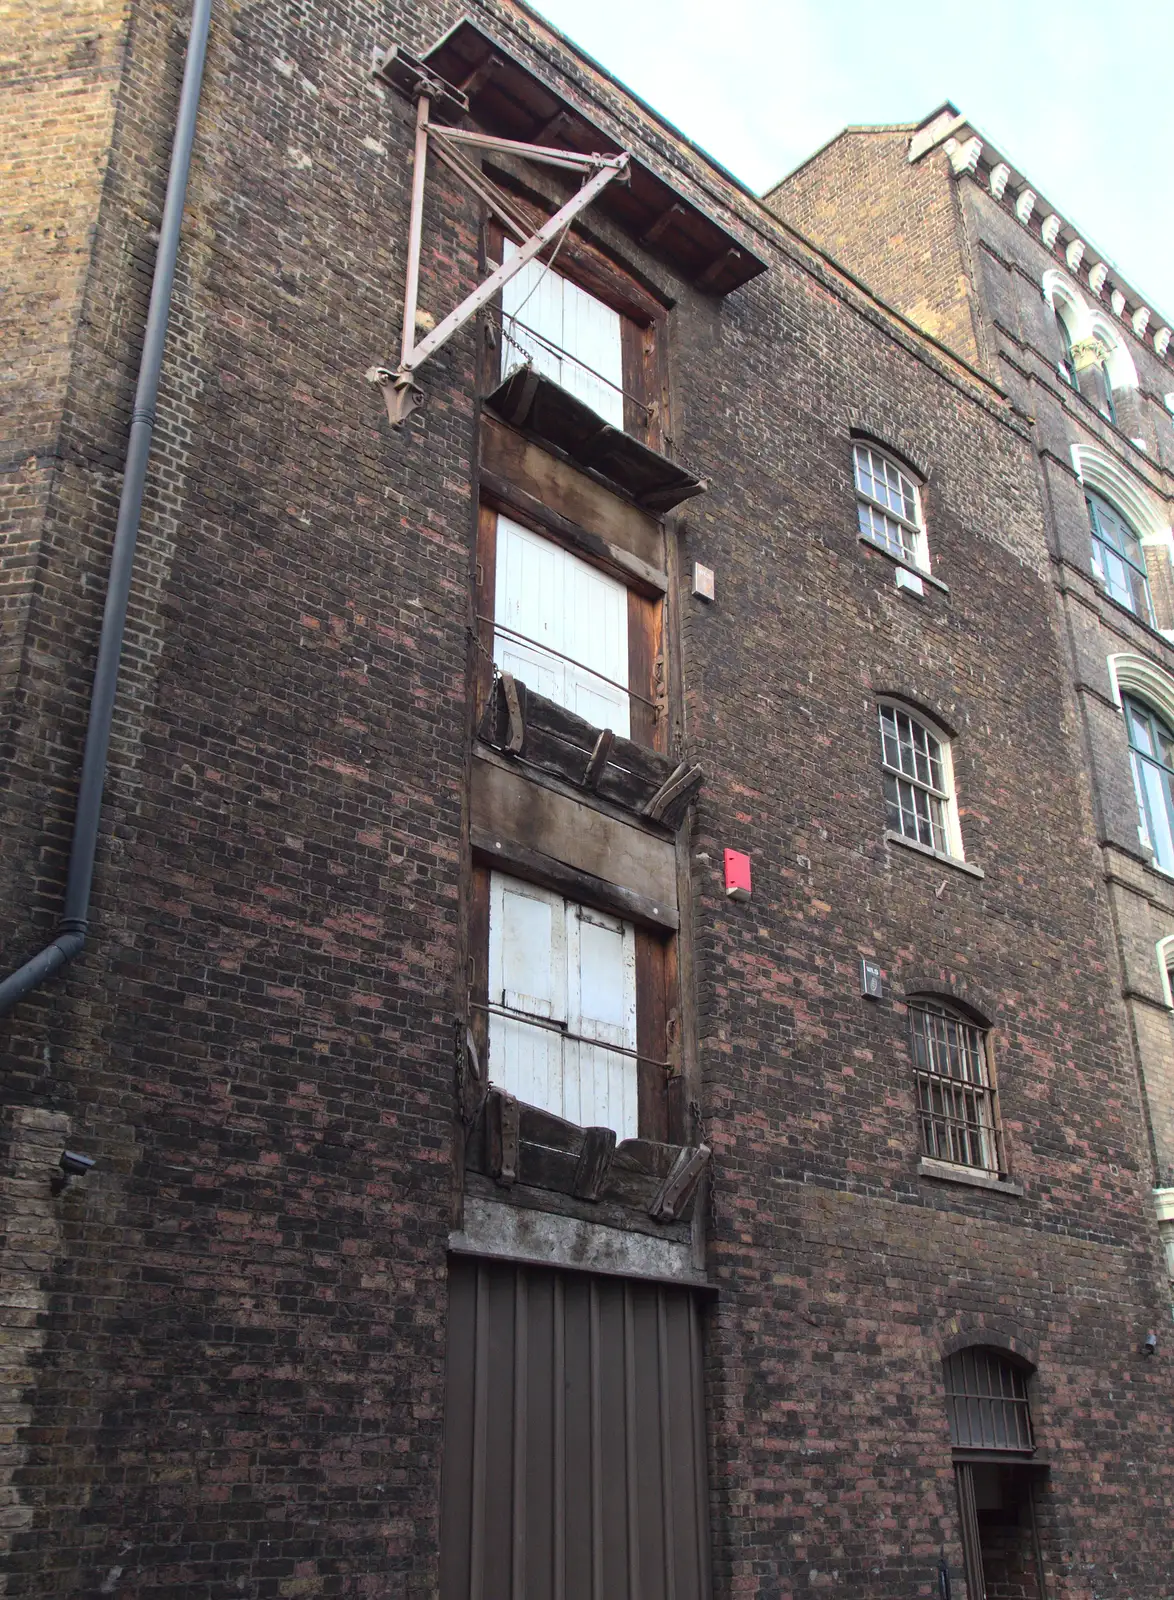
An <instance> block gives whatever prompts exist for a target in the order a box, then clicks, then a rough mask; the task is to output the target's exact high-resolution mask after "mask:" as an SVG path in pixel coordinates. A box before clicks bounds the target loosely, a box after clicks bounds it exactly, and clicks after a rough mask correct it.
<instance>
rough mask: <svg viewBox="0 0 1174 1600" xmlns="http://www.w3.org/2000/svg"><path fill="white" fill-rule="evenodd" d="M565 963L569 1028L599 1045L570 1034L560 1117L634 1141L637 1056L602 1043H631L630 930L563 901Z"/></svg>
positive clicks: (633, 1032)
mask: <svg viewBox="0 0 1174 1600" xmlns="http://www.w3.org/2000/svg"><path fill="white" fill-rule="evenodd" d="M567 965H568V974H567V1029H568V1031H569V1032H570V1033H572V1034H581V1035H582V1036H583V1037H584V1038H586V1039H598V1040H599V1041H600V1043H599V1044H598V1045H595V1044H583V1043H580V1042H577V1041H576V1040H574V1039H568V1040H567V1042H566V1046H565V1065H564V1070H563V1105H564V1107H565V1110H564V1112H563V1115H564V1116H565V1117H567V1118H568V1120H569V1121H571V1122H578V1123H581V1124H582V1125H583V1126H585V1127H588V1126H598V1127H601V1128H614V1129H615V1131H616V1136H617V1138H620V1139H634V1138H636V1136H637V1134H638V1132H639V1113H638V1105H637V1088H636V1080H637V1074H636V1060H635V1057H633V1056H626V1055H618V1054H617V1053H616V1052H615V1051H614V1050H608V1049H606V1048H605V1047H606V1046H607V1045H620V1046H622V1047H623V1048H625V1049H627V1050H635V1048H636V933H635V929H634V928H633V927H632V925H631V924H630V923H627V922H621V921H619V919H618V918H616V917H607V916H604V915H603V913H602V912H598V911H592V910H590V909H588V908H587V907H586V906H579V905H574V904H571V903H568V905H567Z"/></svg>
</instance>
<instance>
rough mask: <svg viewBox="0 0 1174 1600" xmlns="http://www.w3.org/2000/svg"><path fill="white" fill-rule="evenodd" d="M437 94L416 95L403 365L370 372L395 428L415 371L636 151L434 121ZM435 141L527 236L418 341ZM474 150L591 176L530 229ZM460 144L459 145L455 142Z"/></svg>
mask: <svg viewBox="0 0 1174 1600" xmlns="http://www.w3.org/2000/svg"><path fill="white" fill-rule="evenodd" d="M430 107H431V101H430V97H429V95H428V94H426V93H422V94H420V95H419V97H418V99H417V101H416V149H415V157H414V166H413V170H412V203H411V211H410V214H409V221H408V262H407V283H406V286H405V290H404V325H403V333H402V335H401V338H400V361H399V366H398V367H397V368H396V369H395V370H394V371H392V370H391V368H389V367H373V368H372V369H371V371H370V372H369V373H368V374H367V376H368V377H369V378H370V380H371V381H372V382H373V383H377V384H378V385H379V386H380V388H381V389H382V390H383V397H384V399H385V401H386V402H387V415H388V417H389V419H390V421H391V425H392V427H393V428H399V427H402V426H403V424H404V423H405V422H406V421H407V419H408V417H410V416H411V414H412V412H413V411H414V410H415V408H416V406H417V405H418V404H419V403H420V400H421V399H422V395H421V392H420V390H419V388H418V387H417V386H416V383H415V375H416V373H417V372H418V371H419V370H420V368H421V367H422V366H423V364H424V363H425V361H427V360H428V358H429V357H430V356H434V355H435V354H436V352H437V351H438V350H439V349H440V348H441V346H442V345H444V344H447V342H448V341H449V339H451V338H452V336H453V334H454V333H456V332H458V331H459V330H460V329H461V328H463V327H464V325H465V323H466V322H468V321H469V319H470V318H471V317H475V316H476V315H477V313H478V312H479V311H480V310H481V308H482V307H483V306H486V305H488V303H489V302H490V301H491V300H492V299H493V298H494V296H495V295H497V294H498V293H499V292H500V291H501V289H502V287H503V285H504V284H507V283H508V282H509V281H510V279H511V278H512V277H514V276H515V275H516V274H517V273H519V272H521V270H522V268H523V267H524V266H525V265H526V264H527V262H529V261H532V260H533V259H534V257H535V256H536V255H538V254H539V252H540V251H542V250H543V249H545V247H546V246H547V245H548V244H550V243H551V241H552V240H554V239H555V238H557V236H558V235H559V234H560V233H561V232H562V230H563V229H564V228H565V227H566V226H567V225H568V223H570V222H571V221H572V220H573V219H574V218H575V217H577V216H578V215H579V213H580V212H581V211H583V210H584V209H585V208H586V207H587V206H589V205H590V204H591V202H592V201H593V200H594V199H595V197H596V196H597V195H598V194H601V193H602V191H603V190H604V189H605V188H606V187H607V185H608V184H609V183H611V182H612V181H613V179H616V178H623V177H625V176H626V174H627V171H628V166H629V163H630V160H631V157H630V156H629V155H628V153H627V151H621V152H620V154H619V155H614V156H605V155H582V154H580V153H579V151H577V150H557V149H554V148H551V147H549V146H546V145H536V144H522V143H519V142H518V141H517V140H514V139H498V138H494V137H493V136H492V135H491V134H485V133H474V132H471V131H469V130H466V129H463V128H452V127H442V126H439V125H437V124H435V123H432V122H430V121H429V111H430ZM430 135H431V136H432V137H433V138H434V139H435V141H436V153H437V155H438V156H439V157H440V159H441V160H442V161H444V163H445V165H446V166H448V167H449V168H450V169H451V170H452V171H453V172H455V173H456V174H457V176H458V177H460V178H461V180H462V181H463V182H464V183H466V184H467V185H468V186H469V188H470V189H472V190H473V192H474V193H475V194H476V195H477V196H478V198H479V199H481V200H483V201H484V202H485V203H486V204H487V205H489V206H490V207H491V208H492V209H493V211H495V212H496V213H497V215H498V216H499V217H500V218H501V220H502V221H503V222H504V223H505V224H506V226H507V227H508V228H509V230H510V232H511V233H514V234H516V235H517V236H518V238H519V240H520V243H519V245H518V248H517V250H516V251H515V252H514V254H513V255H511V256H510V257H509V258H508V260H506V261H503V262H502V264H501V266H500V267H498V268H497V269H496V270H495V271H494V272H492V273H491V274H490V275H489V277H488V278H486V279H485V281H484V283H481V284H478V286H477V288H476V289H474V290H473V292H472V294H470V295H466V297H465V299H464V300H462V301H461V303H460V305H459V306H457V307H456V309H455V310H453V311H450V312H449V314H448V316H447V317H445V318H444V320H443V321H442V322H440V323H438V324H437V326H436V327H435V328H433V329H432V331H431V332H430V333H428V334H427V335H426V336H425V337H424V338H423V339H421V340H420V342H419V344H417V343H416V310H417V304H418V297H419V290H420V244H421V237H422V233H423V222H424V179H425V174H426V169H427V165H428V147H429V136H430ZM462 145H465V146H469V147H470V148H472V149H475V150H492V151H496V152H497V153H499V154H501V155H511V156H520V157H522V158H523V159H525V160H527V161H537V162H540V163H542V164H543V165H544V166H552V167H561V168H563V169H564V170H569V171H571V172H581V173H583V174H584V176H585V179H586V181H585V182H584V184H583V186H582V188H581V189H579V190H578V192H577V193H576V194H574V195H572V196H571V198H570V199H569V200H568V201H567V203H566V204H565V205H564V206H561V207H560V208H559V210H558V211H556V212H555V214H554V216H553V217H551V218H549V219H548V220H547V221H546V222H544V223H543V224H542V226H541V227H540V228H538V229H537V230H536V231H535V232H533V233H527V231H526V229H525V228H524V227H523V226H522V224H521V222H520V220H519V216H518V213H517V212H516V211H515V210H514V209H513V208H512V207H511V206H510V205H509V202H508V197H507V196H505V195H504V194H503V195H501V196H500V198H499V197H498V196H497V194H496V191H495V186H494V184H493V183H492V182H491V180H490V179H488V178H486V177H484V175H483V174H482V173H481V171H480V169H479V168H478V167H476V166H474V165H473V163H472V162H470V161H468V160H467V159H466V158H465V156H464V154H463V152H462V151H461V149H460V147H461V146H462ZM454 146H456V148H455V149H454V148H453V147H454Z"/></svg>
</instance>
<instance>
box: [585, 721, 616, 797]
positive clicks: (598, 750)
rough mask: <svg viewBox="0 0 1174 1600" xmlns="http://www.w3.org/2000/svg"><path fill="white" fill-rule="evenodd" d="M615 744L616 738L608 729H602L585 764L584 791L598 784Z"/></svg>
mask: <svg viewBox="0 0 1174 1600" xmlns="http://www.w3.org/2000/svg"><path fill="white" fill-rule="evenodd" d="M615 742H616V736H615V734H614V733H613V732H612V731H611V729H610V728H604V730H603V732H602V733H601V734H600V735H599V738H598V739H596V741H595V749H594V750H592V752H591V755H590V758H589V759H588V762H587V770H586V772H585V773H584V774H583V787H584V789H594V788H595V787H596V785H597V784H598V783H599V779H600V775H601V774H602V772H603V769H604V767H606V766H607V758H608V756H609V755H610V754H611V747H612V745H613V744H614V743H615Z"/></svg>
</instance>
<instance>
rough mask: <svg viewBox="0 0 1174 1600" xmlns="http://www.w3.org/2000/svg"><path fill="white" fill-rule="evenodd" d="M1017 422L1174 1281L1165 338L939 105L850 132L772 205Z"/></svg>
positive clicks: (1104, 269) (1171, 428)
mask: <svg viewBox="0 0 1174 1600" xmlns="http://www.w3.org/2000/svg"><path fill="white" fill-rule="evenodd" d="M767 199H768V203H770V204H771V205H772V206H773V207H774V208H775V209H776V210H777V211H778V212H779V213H780V214H781V215H784V216H786V217H788V218H790V219H791V220H793V221H794V222H796V223H797V225H798V226H799V227H800V228H802V229H803V231H804V232H805V233H806V234H808V235H809V236H810V237H811V238H813V239H816V240H818V241H819V242H820V243H821V244H823V245H825V246H826V247H827V248H829V249H830V250H832V251H833V252H834V253H835V255H836V256H837V258H838V259H839V260H841V261H843V262H844V263H845V264H846V265H847V266H849V267H851V268H852V269H853V270H854V271H856V272H859V273H861V274H862V275H863V276H865V277H866V278H867V279H868V281H869V283H871V284H874V285H875V286H876V287H877V288H878V289H879V291H880V292H881V293H882V294H883V295H884V296H885V298H886V299H887V300H889V301H890V302H891V303H892V304H893V305H895V306H897V307H899V309H900V310H902V311H903V312H905V313H906V314H907V315H908V316H909V317H911V318H912V319H913V320H914V321H915V322H916V323H918V325H919V326H921V327H923V328H924V329H925V330H926V331H927V332H929V333H932V334H934V335H935V336H936V337H938V338H941V339H942V340H943V341H944V342H945V343H946V344H948V345H950V346H951V348H953V349H954V350H955V351H957V353H958V354H959V355H961V356H963V357H965V359H966V360H968V361H970V362H972V363H974V364H975V365H977V366H979V367H980V368H981V369H983V370H985V371H987V372H989V373H990V374H991V375H992V376H993V377H994V378H995V379H996V380H997V381H998V382H999V383H1000V384H1001V385H1003V386H1004V387H1005V389H1006V391H1007V393H1008V395H1009V396H1010V397H1011V398H1012V400H1013V402H1014V404H1015V406H1016V408H1017V409H1018V410H1019V411H1020V412H1021V413H1022V414H1023V415H1024V416H1026V417H1029V418H1030V419H1031V421H1032V437H1033V439H1034V441H1035V446H1036V452H1037V455H1038V459H1039V475H1040V481H1041V484H1042V486H1043V491H1044V508H1045V511H1046V513H1047V523H1046V526H1047V533H1048V548H1049V555H1050V564H1051V571H1052V575H1053V579H1054V583H1055V592H1056V606H1057V611H1058V623H1059V628H1060V635H1059V636H1060V639H1061V641H1062V647H1063V648H1062V660H1063V661H1064V665H1065V668H1066V671H1067V674H1068V677H1069V682H1070V684H1071V687H1072V692H1073V695H1074V701H1075V704H1076V707H1077V713H1078V720H1077V723H1076V727H1077V728H1078V730H1079V734H1080V739H1079V749H1080V752H1081V760H1082V763H1083V764H1084V766H1085V769H1086V771H1087V772H1088V774H1089V776H1090V778H1091V781H1092V786H1093V792H1094V806H1095V827H1096V836H1097V839H1098V842H1099V843H1100V846H1101V850H1102V863H1101V868H1102V871H1103V874H1104V879H1105V884H1106V889H1107V893H1108V897H1109V904H1110V907H1111V913H1112V927H1113V941H1112V946H1111V948H1112V954H1113V962H1114V969H1115V973H1116V977H1117V982H1118V984H1119V986H1120V991H1121V994H1122V997H1123V999H1124V1002H1125V1006H1126V1010H1127V1013H1128V1017H1129V1039H1130V1054H1131V1057H1132V1060H1133V1064H1134V1068H1135V1071H1136V1072H1137V1075H1138V1082H1139V1085H1140V1088H1141V1093H1142V1097H1143V1100H1144V1105H1145V1112H1146V1122H1147V1142H1148V1147H1149V1171H1150V1178H1151V1182H1152V1185H1153V1189H1154V1200H1155V1206H1156V1212H1157V1217H1158V1219H1159V1223H1160V1226H1161V1228H1162V1231H1163V1234H1164V1235H1165V1238H1166V1250H1167V1256H1168V1259H1169V1263H1170V1273H1171V1277H1172V1278H1174V993H1172V990H1171V984H1170V966H1171V960H1172V958H1174V895H1172V893H1171V878H1172V877H1174V844H1172V843H1171V833H1170V829H1171V819H1172V818H1174V809H1172V805H1171V793H1172V791H1171V788H1170V784H1169V780H1168V779H1167V778H1166V776H1165V772H1166V769H1167V768H1168V766H1169V760H1170V749H1169V746H1168V743H1167V740H1168V732H1167V730H1168V728H1169V725H1170V724H1171V722H1174V645H1172V643H1171V641H1172V640H1174V571H1172V567H1171V560H1172V557H1174V535H1172V533H1171V520H1172V515H1174V368H1172V366H1171V361H1170V339H1171V333H1170V328H1169V327H1168V326H1167V325H1166V324H1165V323H1164V321H1163V319H1162V318H1161V316H1160V315H1159V314H1158V313H1157V312H1156V311H1154V310H1153V309H1152V308H1151V307H1150V306H1149V305H1148V304H1147V302H1146V301H1145V299H1144V297H1143V296H1141V295H1140V294H1139V293H1138V292H1137V291H1136V290H1135V289H1133V288H1132V287H1131V286H1130V285H1129V284H1128V283H1127V282H1126V281H1125V279H1124V278H1123V277H1122V276H1121V275H1120V273H1119V272H1118V271H1117V269H1116V268H1115V267H1113V266H1112V265H1111V264H1110V263H1109V262H1108V261H1107V260H1104V259H1103V258H1102V257H1101V255H1100V254H1099V252H1097V251H1096V250H1095V249H1094V248H1093V247H1091V246H1090V245H1089V244H1087V243H1086V241H1085V240H1084V239H1083V238H1082V237H1081V234H1080V230H1079V229H1078V228H1077V227H1076V226H1075V225H1074V224H1073V223H1071V222H1070V221H1069V220H1068V219H1067V218H1065V217H1063V216H1061V215H1060V214H1059V213H1058V212H1057V211H1056V210H1055V209H1054V208H1053V207H1052V206H1051V205H1050V204H1049V203H1048V202H1047V200H1046V199H1045V198H1044V197H1043V196H1042V195H1040V194H1039V193H1038V192H1037V191H1036V190H1035V189H1034V188H1033V187H1032V184H1031V182H1030V179H1029V178H1028V177H1027V176H1026V175H1025V174H1024V173H1022V172H1020V171H1019V170H1018V169H1017V168H1015V167H1014V166H1013V165H1012V164H1011V163H1010V162H1009V161H1008V160H1007V159H1005V158H1004V157H1003V156H1002V155H1001V154H1000V153H999V151H998V150H996V149H995V148H994V147H993V146H992V145H991V144H990V142H989V140H986V139H985V138H984V136H983V135H982V134H981V133H979V132H978V131H977V130H976V129H975V128H974V126H973V125H972V124H971V123H970V122H969V121H968V120H967V119H966V118H965V117H964V116H962V115H961V114H960V113H959V112H958V111H957V110H956V108H955V107H954V106H951V105H947V106H944V107H942V108H941V109H940V110H939V111H937V112H935V113H934V114H933V115H932V116H930V117H928V118H927V119H926V120H925V122H923V123H921V124H920V125H910V126H908V127H903V128H849V129H847V130H845V132H844V133H842V134H841V135H839V136H838V137H837V138H835V139H833V140H832V141H831V142H830V143H829V144H828V145H826V146H825V147H824V148H823V149H821V150H819V151H818V152H817V153H816V154H815V155H814V156H812V157H811V158H810V160H808V161H806V162H804V164H803V165H802V166H801V167H800V168H798V169H797V171H795V172H794V173H792V174H791V175H790V176H789V177H788V178H787V179H786V180H785V181H784V182H783V183H782V184H780V185H779V186H778V187H777V188H776V189H775V190H774V191H772V193H771V194H770V195H768V197H767Z"/></svg>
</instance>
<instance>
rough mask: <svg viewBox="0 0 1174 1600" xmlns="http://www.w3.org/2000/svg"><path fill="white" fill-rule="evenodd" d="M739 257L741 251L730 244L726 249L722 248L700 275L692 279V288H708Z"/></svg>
mask: <svg viewBox="0 0 1174 1600" xmlns="http://www.w3.org/2000/svg"><path fill="white" fill-rule="evenodd" d="M741 259H742V252H741V251H740V250H737V249H735V248H734V246H733V245H731V246H730V248H729V249H728V250H723V251H722V252H721V254H720V255H718V256H715V257H714V259H713V260H712V261H711V262H710V263H709V265H708V266H707V267H706V269H705V271H704V272H703V273H702V274H701V276H700V277H698V278H695V279H694V280H693V286H694V288H697V289H703V290H704V289H708V288H709V287H710V286H711V285H712V284H715V283H716V282H717V280H718V279H719V278H720V277H721V275H722V273H723V272H724V271H725V270H726V268H727V267H736V266H737V264H738V262H739V261H741Z"/></svg>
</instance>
